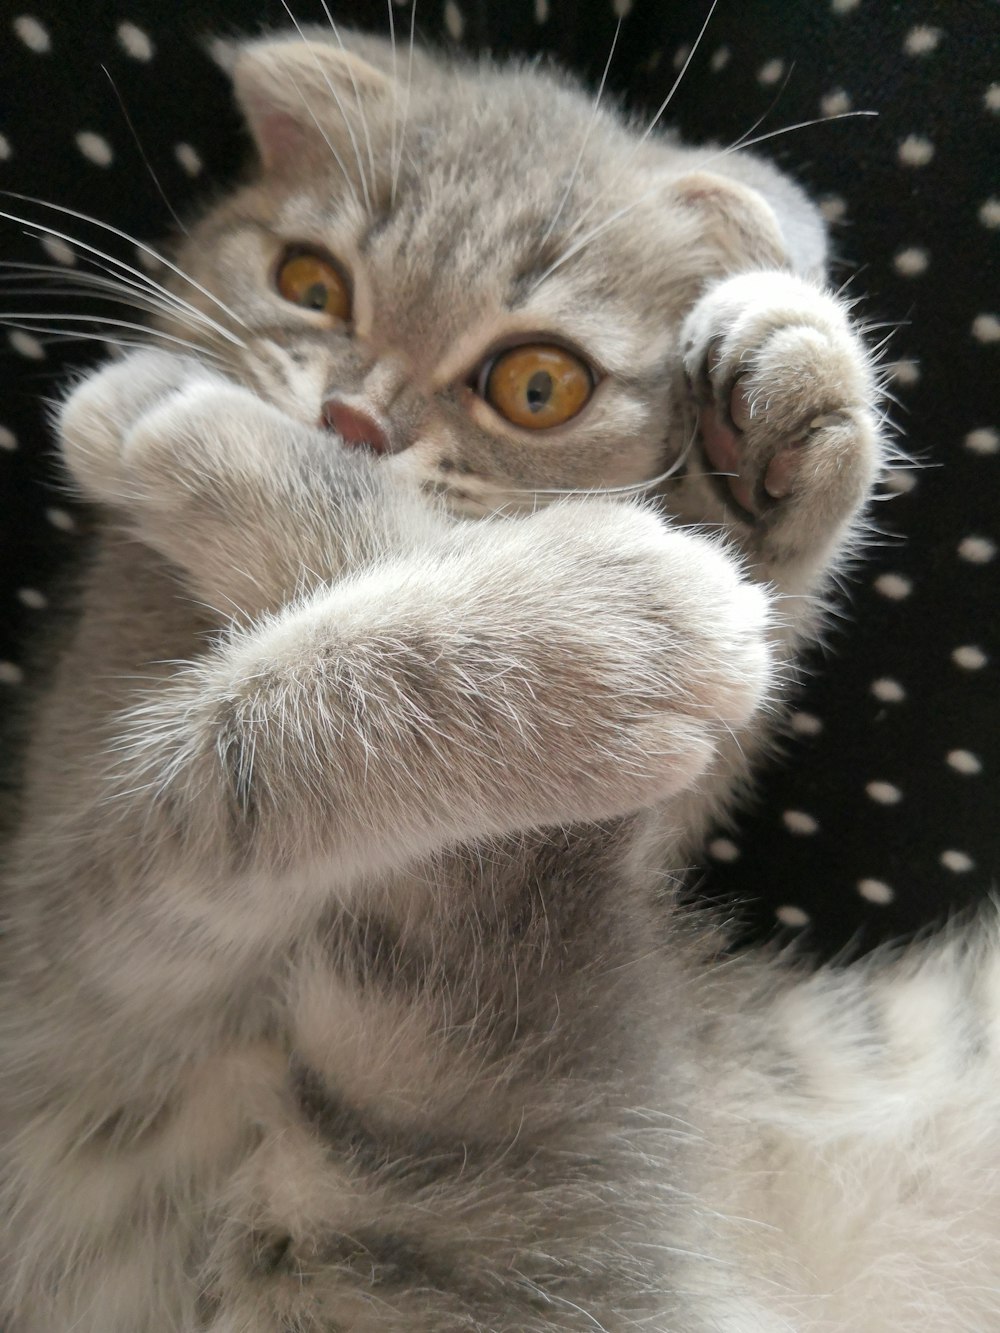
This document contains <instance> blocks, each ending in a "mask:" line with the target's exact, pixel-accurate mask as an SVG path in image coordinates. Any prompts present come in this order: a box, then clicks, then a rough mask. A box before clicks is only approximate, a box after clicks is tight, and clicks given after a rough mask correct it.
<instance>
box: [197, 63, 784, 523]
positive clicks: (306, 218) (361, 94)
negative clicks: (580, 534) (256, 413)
mask: <svg viewBox="0 0 1000 1333" xmlns="http://www.w3.org/2000/svg"><path fill="white" fill-rule="evenodd" d="M350 46H351V53H350V54H347V53H345V52H344V51H343V50H342V49H341V48H340V47H338V46H337V45H335V44H333V43H331V42H326V41H310V42H302V41H283V42H281V41H272V42H264V43H258V44H255V45H252V46H250V47H245V48H243V49H242V51H241V52H240V54H239V55H238V57H237V59H236V64H235V73H234V79H235V83H236V88H237V94H238V96H239V98H240V101H241V103H242V105H243V108H244V110H245V112H246V114H247V117H248V121H249V123H250V127H251V130H252V132H253V134H254V137H255V139H256V141H257V145H258V149H259V154H260V159H261V164H260V170H259V172H258V173H257V174H256V175H255V177H254V179H253V180H252V182H251V183H250V184H249V185H247V186H245V187H244V188H242V189H240V190H239V191H238V192H237V193H236V194H235V195H233V196H232V197H231V198H230V199H228V200H227V201H226V202H225V203H223V204H222V205H221V206H220V207H218V208H216V209H215V210H213V211H212V212H211V213H210V214H209V215H208V216H207V217H206V218H205V219H204V220H203V221H202V222H201V223H200V224H199V225H198V226H197V227H196V228H195V229H193V231H192V235H191V238H190V240H189V241H187V242H186V243H185V244H184V245H183V247H182V248H181V249H180V251H179V255H178V259H179V263H180V264H181V266H182V267H183V268H184V269H185V270H186V271H187V272H188V273H189V274H190V275H191V276H192V277H193V278H195V279H196V280H197V281H198V282H199V283H201V284H202V285H203V286H204V287H205V288H206V289H208V290H209V291H210V292H211V293H213V294H214V295H215V296H216V297H218V298H219V300H221V301H222V302H224V303H225V305H226V306H227V307H229V310H230V311H231V312H232V313H233V315H235V316H236V317H238V320H239V321H242V323H239V322H237V321H236V320H235V319H232V318H230V317H229V316H227V315H225V314H224V313H222V312H221V310H220V308H219V307H218V306H215V305H213V304H212V303H210V302H209V301H207V299H206V298H201V297H199V295H198V293H197V292H194V293H192V291H191V289H190V288H189V287H186V286H183V287H178V288H177V290H178V291H179V292H181V293H182V294H183V295H184V297H185V298H186V299H188V300H191V301H194V302H195V303H197V304H199V305H201V306H202V308H203V309H205V311H206V312H207V313H209V314H211V315H212V316H213V318H215V319H217V320H220V322H222V323H224V324H228V325H229V326H230V327H231V328H232V329H233V331H234V332H236V333H237V334H238V335H239V336H240V338H241V339H242V340H243V342H244V343H245V347H244V348H242V349H236V348H234V346H232V345H231V344H225V345H223V346H221V347H220V346H219V344H218V343H213V347H214V349H215V350H216V351H219V352H222V353H223V354H224V355H225V356H226V357H227V359H228V365H229V368H230V371H231V372H232V373H235V374H236V375H237V376H238V377H240V378H241V379H244V380H246V381H247V382H248V383H250V384H251V385H252V386H253V387H254V388H255V389H256V390H257V391H258V392H260V393H262V394H263V395H264V396H265V397H267V398H269V399H270V400H272V401H273V402H275V403H276V404H277V405H278V406H280V407H281V408H282V409H284V410H285V411H287V412H288V413H289V414H290V415H292V416H294V417H296V418H299V419H301V420H303V421H307V422H309V423H311V424H316V423H319V422H321V421H323V420H326V421H327V422H328V423H330V422H332V423H334V424H336V425H337V426H338V427H341V428H342V430H343V432H344V433H345V434H347V435H349V434H350V433H351V431H352V430H353V431H354V433H356V434H357V435H358V437H359V438H363V437H364V435H365V431H366V429H367V430H368V433H369V435H370V436H371V439H372V442H374V443H376V444H377V446H378V448H379V451H380V452H382V453H383V454H384V459H385V466H387V467H391V468H393V469H395V470H397V471H398V472H400V473H402V474H404V475H406V476H407V477H409V478H411V479H412V480H413V481H414V482H415V483H416V484H418V485H420V486H422V487H424V488H425V489H427V490H430V491H435V492H439V493H441V494H444V495H445V496H446V497H447V498H448V499H449V501H450V502H451V503H452V504H454V505H455V507H456V508H458V509H459V510H461V511H464V512H467V513H472V514H476V513H484V512H489V511H491V510H494V509H496V508H498V507H513V508H517V507H531V506H532V505H534V504H535V503H537V501H538V499H539V498H541V499H544V498H545V493H546V492H551V491H558V490H559V489H562V488H577V487H583V488H594V487H605V486H622V485H628V484H630V483H635V482H641V481H645V480H649V479H651V478H653V477H656V476H658V475H660V474H662V473H663V472H664V471H665V470H666V469H667V468H668V467H669V466H670V464H671V463H672V462H673V461H674V460H675V459H676V458H677V457H678V455H679V453H680V452H681V450H682V449H683V447H684V445H685V444H686V442H687V434H688V431H689V429H690V421H689V419H688V417H687V416H686V413H685V412H684V410H683V386H682V384H681V382H680V380H679V376H678V372H677V366H676V347H675V341H676V329H677V326H678V323H679V321H680V319H681V317H682V315H683V313H684V311H685V310H686V309H687V308H689V307H690V305H691V304H692V302H693V301H694V299H695V298H696V296H697V295H698V293H699V291H700V290H701V289H702V287H703V285H704V283H705V282H706V280H707V279H709V278H710V277H712V276H715V275H717V274H718V273H719V272H720V271H722V270H723V269H724V268H725V267H726V266H727V262H728V263H729V265H730V266H731V261H726V260H725V258H724V254H725V249H726V247H725V246H724V245H723V246H721V247H720V245H719V244H718V239H719V238H718V236H717V235H716V234H715V233H716V232H717V230H718V228H717V226H716V225H715V224H716V223H717V221H718V218H717V217H716V216H715V214H717V213H718V211H719V210H718V199H717V198H713V199H711V200H710V204H709V207H708V211H707V212H706V205H705V197H706V189H705V182H706V181H709V180H710V179H711V178H709V177H706V176H704V175H699V176H697V177H692V176H684V175H683V174H681V173H680V172H679V170H678V168H677V166H676V165H672V163H671V161H670V159H669V157H668V155H667V150H665V149H663V148H662V147H659V146H657V145H655V144H653V143H651V142H645V143H643V142H640V136H639V135H638V134H634V133H632V132H631V131H630V130H629V129H627V128H626V127H625V126H624V125H623V124H622V123H621V122H620V121H619V120H618V119H616V118H615V117H613V116H612V115H610V114H607V113H605V112H604V111H600V112H599V113H598V114H597V115H594V114H593V104H592V103H591V102H590V101H589V100H588V98H587V97H585V96H584V95H583V94H582V93H581V92H579V91H578V90H577V89H575V88H574V87H572V86H570V85H568V84H567V83H565V82H563V81H561V80H559V79H558V78H556V77H554V76H552V75H548V74H542V73H539V72H537V71H536V70H533V69H521V70H511V69H505V70H495V69H492V68H489V67H486V68H482V67H478V66H477V67H472V66H469V67H468V68H458V69H456V68H455V67H454V66H450V65H449V66H445V65H444V64H438V63H437V62H435V61H434V60H433V59H432V58H431V57H429V56H426V55H424V54H422V53H419V52H418V53H416V59H415V60H414V64H413V70H412V78H409V77H408V70H407V63H408V61H407V57H406V54H405V53H404V52H400V53H399V56H398V57H397V65H398V73H397V76H396V77H394V76H393V57H392V55H391V51H390V48H389V47H388V45H387V44H385V43H382V42H379V41H378V40H377V39H370V38H357V37H352V38H351V40H350ZM692 181H693V182H695V185H694V186H692V185H691V184H690V183H691V182H692ZM720 190H721V195H722V197H723V200H724V204H725V208H726V209H729V208H730V205H731V204H732V199H731V198H730V194H731V189H730V187H725V186H724V185H720ZM712 193H713V188H712V187H710V188H709V189H708V191H707V194H708V195H712ZM733 199H735V201H736V202H735V204H734V205H733V206H732V210H731V211H732V212H733V213H734V215H735V214H738V213H739V212H740V210H741V209H742V210H743V211H744V212H745V211H746V207H747V203H746V200H745V199H741V198H740V197H739V191H737V193H736V195H733ZM713 210H714V212H713ZM750 211H751V212H753V209H752V208H751V210H750ZM710 215H712V216H710ZM758 221H759V220H758ZM761 225H762V226H763V230H764V231H766V230H767V219H766V218H765V219H763V222H762V224H761ZM713 228H714V230H713ZM744 262H745V261H744ZM182 331H183V336H185V337H187V338H191V337H192V329H191V327H189V326H184V328H183V330H182Z"/></svg>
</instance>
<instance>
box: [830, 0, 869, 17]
mask: <svg viewBox="0 0 1000 1333" xmlns="http://www.w3.org/2000/svg"><path fill="white" fill-rule="evenodd" d="M860 4H861V0H830V8H831V9H832V10H833V12H834V13H835V14H849V13H850V12H851V10H852V9H857V7H858V5H860Z"/></svg>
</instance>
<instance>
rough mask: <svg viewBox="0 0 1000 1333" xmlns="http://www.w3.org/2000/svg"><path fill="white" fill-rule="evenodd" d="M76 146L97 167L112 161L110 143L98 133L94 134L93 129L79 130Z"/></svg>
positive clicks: (104, 165) (107, 165)
mask: <svg viewBox="0 0 1000 1333" xmlns="http://www.w3.org/2000/svg"><path fill="white" fill-rule="evenodd" d="M76 146H77V148H79V150H80V152H81V153H82V154H83V155H84V157H85V158H87V160H88V161H90V162H93V163H94V165H95V166H98V167H109V166H110V165H111V163H112V162H113V161H114V157H115V155H114V153H113V152H112V151H111V145H110V144H109V143H108V141H107V139H105V138H104V137H103V136H102V135H100V134H95V133H94V131H93V130H81V131H80V133H79V134H78V135H77V136H76Z"/></svg>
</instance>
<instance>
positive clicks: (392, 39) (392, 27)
mask: <svg viewBox="0 0 1000 1333" xmlns="http://www.w3.org/2000/svg"><path fill="white" fill-rule="evenodd" d="M385 4H386V9H387V10H388V11H389V44H390V46H391V47H392V122H391V124H390V126H389V133H390V136H391V137H390V140H389V162H390V164H391V165H392V166H393V167H394V166H395V165H396V115H397V112H398V105H397V100H396V99H397V96H398V89H399V82H398V79H397V70H396V16H395V14H394V13H393V9H392V0H385ZM395 184H396V182H395V175H394V176H393V182H392V187H393V188H392V190H391V193H390V195H389V206H390V208H391V207H393V206H394V205H395V203H396V190H395Z"/></svg>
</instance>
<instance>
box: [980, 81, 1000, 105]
mask: <svg viewBox="0 0 1000 1333" xmlns="http://www.w3.org/2000/svg"><path fill="white" fill-rule="evenodd" d="M983 105H984V106H985V107H986V110H987V111H1000V83H991V84H990V86H989V87H988V88H987V89H986V91H985V92H984V93H983Z"/></svg>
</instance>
